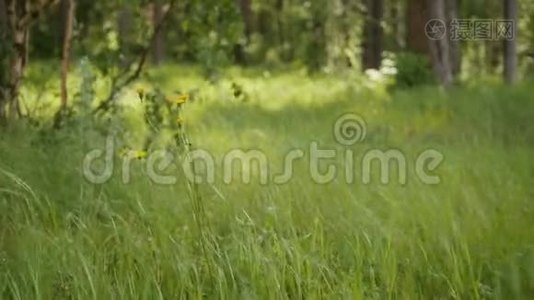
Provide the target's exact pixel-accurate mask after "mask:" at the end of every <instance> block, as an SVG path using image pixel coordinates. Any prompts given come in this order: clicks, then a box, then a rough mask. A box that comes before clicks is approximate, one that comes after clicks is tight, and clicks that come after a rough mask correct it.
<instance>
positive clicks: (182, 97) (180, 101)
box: [167, 95, 189, 105]
mask: <svg viewBox="0 0 534 300" xmlns="http://www.w3.org/2000/svg"><path fill="white" fill-rule="evenodd" d="M187 100H189V95H180V96H176V97H167V101H169V102H172V103H174V104H178V105H182V104H184V103H186V102H187Z"/></svg>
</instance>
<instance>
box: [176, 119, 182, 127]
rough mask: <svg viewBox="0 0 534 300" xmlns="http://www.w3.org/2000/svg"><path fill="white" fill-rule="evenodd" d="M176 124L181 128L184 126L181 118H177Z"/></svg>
mask: <svg viewBox="0 0 534 300" xmlns="http://www.w3.org/2000/svg"><path fill="white" fill-rule="evenodd" d="M176 124H177V125H180V126H181V125H183V124H184V120H183V119H182V118H178V119H176Z"/></svg>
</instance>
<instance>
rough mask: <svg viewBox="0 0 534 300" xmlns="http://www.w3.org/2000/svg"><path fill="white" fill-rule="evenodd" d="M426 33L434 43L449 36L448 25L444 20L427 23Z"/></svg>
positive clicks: (433, 20)
mask: <svg viewBox="0 0 534 300" xmlns="http://www.w3.org/2000/svg"><path fill="white" fill-rule="evenodd" d="M425 33H426V36H427V37H428V38H429V39H431V40H433V41H437V40H441V39H443V38H445V35H447V24H445V22H444V21H443V20H439V19H432V20H430V21H428V22H427V23H426V26H425Z"/></svg>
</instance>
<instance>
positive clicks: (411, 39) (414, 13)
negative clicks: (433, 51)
mask: <svg viewBox="0 0 534 300" xmlns="http://www.w3.org/2000/svg"><path fill="white" fill-rule="evenodd" d="M406 18H407V21H408V24H407V26H406V30H407V32H406V33H407V39H406V46H407V47H408V50H409V51H410V52H413V53H417V54H422V55H427V56H428V57H429V58H430V56H429V53H430V49H429V44H428V38H427V37H426V35H425V26H426V23H427V22H428V20H430V18H429V11H428V5H427V0H408V5H407V13H406Z"/></svg>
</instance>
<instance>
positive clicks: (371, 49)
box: [362, 0, 384, 71]
mask: <svg viewBox="0 0 534 300" xmlns="http://www.w3.org/2000/svg"><path fill="white" fill-rule="evenodd" d="M364 5H365V7H366V10H367V16H366V20H365V25H364V30H363V34H364V39H363V40H364V42H363V45H362V48H363V49H362V50H363V51H362V52H363V55H362V67H363V70H364V71H365V70H367V69H380V65H381V64H382V35H383V31H382V26H381V22H382V17H383V14H384V0H364Z"/></svg>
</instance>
